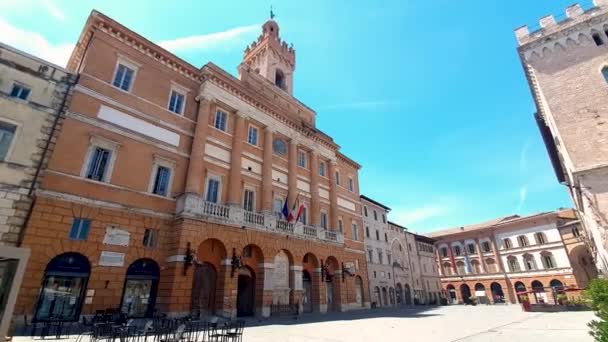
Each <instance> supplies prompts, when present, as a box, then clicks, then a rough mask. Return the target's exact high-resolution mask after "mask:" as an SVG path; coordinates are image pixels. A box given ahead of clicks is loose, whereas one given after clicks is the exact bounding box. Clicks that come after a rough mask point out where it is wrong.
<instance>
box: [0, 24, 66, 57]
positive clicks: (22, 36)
mask: <svg viewBox="0 0 608 342" xmlns="http://www.w3.org/2000/svg"><path fill="white" fill-rule="evenodd" d="M0 32H2V42H3V43H5V44H8V45H11V46H13V47H15V48H17V49H20V50H23V51H25V52H27V53H29V54H32V55H34V56H36V57H39V58H42V59H45V60H48V61H49V62H51V63H55V64H57V65H60V66H65V65H66V64H67V61H68V59H69V58H70V54H71V53H72V50H73V49H74V44H66V43H63V44H53V43H50V42H49V41H48V40H47V39H46V38H44V37H43V36H42V35H40V34H39V33H36V32H32V31H26V30H22V29H20V28H18V27H15V26H13V25H11V24H9V23H8V22H6V21H4V20H3V19H2V18H0Z"/></svg>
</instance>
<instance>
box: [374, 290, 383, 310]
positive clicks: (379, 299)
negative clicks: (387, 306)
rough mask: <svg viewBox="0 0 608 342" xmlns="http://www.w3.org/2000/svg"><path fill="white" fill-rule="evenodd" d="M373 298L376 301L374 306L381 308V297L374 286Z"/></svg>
mask: <svg viewBox="0 0 608 342" xmlns="http://www.w3.org/2000/svg"><path fill="white" fill-rule="evenodd" d="M374 298H375V299H376V306H378V307H381V306H382V295H381V294H380V288H379V287H378V286H376V288H374Z"/></svg>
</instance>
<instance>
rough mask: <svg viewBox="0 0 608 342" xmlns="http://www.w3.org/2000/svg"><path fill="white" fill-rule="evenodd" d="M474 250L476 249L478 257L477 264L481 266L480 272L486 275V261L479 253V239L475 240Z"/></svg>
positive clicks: (481, 253) (480, 252)
mask: <svg viewBox="0 0 608 342" xmlns="http://www.w3.org/2000/svg"><path fill="white" fill-rule="evenodd" d="M475 249H477V255H478V256H479V264H480V265H481V272H482V273H488V270H487V268H486V261H485V258H484V257H483V252H482V251H481V246H480V245H479V238H475Z"/></svg>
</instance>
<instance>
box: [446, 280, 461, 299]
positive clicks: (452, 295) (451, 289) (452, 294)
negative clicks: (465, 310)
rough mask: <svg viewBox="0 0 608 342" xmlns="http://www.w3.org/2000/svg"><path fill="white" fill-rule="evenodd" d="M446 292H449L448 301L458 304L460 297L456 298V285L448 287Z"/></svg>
mask: <svg viewBox="0 0 608 342" xmlns="http://www.w3.org/2000/svg"><path fill="white" fill-rule="evenodd" d="M446 290H447V291H448V299H449V301H450V304H456V303H458V297H457V296H456V288H455V287H454V285H452V284H450V285H448V286H447V287H446Z"/></svg>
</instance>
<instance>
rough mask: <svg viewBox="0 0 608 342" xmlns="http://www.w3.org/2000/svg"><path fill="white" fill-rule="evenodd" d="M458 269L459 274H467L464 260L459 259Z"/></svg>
mask: <svg viewBox="0 0 608 342" xmlns="http://www.w3.org/2000/svg"><path fill="white" fill-rule="evenodd" d="M456 271H458V274H465V273H466V272H465V270H464V262H462V261H457V262H456Z"/></svg>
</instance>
